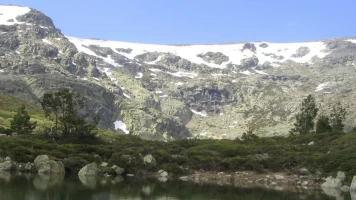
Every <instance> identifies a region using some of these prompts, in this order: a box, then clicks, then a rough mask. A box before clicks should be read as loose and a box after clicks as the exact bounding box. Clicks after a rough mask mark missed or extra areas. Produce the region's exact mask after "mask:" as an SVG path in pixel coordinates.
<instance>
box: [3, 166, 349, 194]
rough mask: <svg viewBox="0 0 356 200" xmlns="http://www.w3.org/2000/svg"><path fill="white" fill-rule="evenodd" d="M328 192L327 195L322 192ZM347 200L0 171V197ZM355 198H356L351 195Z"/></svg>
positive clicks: (179, 183)
mask: <svg viewBox="0 0 356 200" xmlns="http://www.w3.org/2000/svg"><path fill="white" fill-rule="evenodd" d="M326 193H328V194H326ZM131 199H134V200H178V199H179V200H180V199H184V200H292V199H293V200H294V199H295V200H297V199H298V200H309V199H310V200H319V199H320V200H321V199H322V200H324V199H325V200H326V199H332V200H336V199H337V200H340V199H342V200H349V199H351V196H350V193H342V192H339V191H332V190H328V191H323V190H302V189H296V190H293V191H291V190H289V191H286V190H284V191H279V190H275V189H267V188H236V187H232V186H219V185H202V184H194V183H189V182H184V181H181V180H168V181H167V182H160V181H158V180H157V179H155V178H138V177H121V176H118V177H113V178H97V179H96V178H85V177H84V178H81V179H79V178H78V177H77V176H70V177H63V176H46V175H29V174H18V173H17V174H11V173H5V172H0V200H131ZM355 199H356V198H355Z"/></svg>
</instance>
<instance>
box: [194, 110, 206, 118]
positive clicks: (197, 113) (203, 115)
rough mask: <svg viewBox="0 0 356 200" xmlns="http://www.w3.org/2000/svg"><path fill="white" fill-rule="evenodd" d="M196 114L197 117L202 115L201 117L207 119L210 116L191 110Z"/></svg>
mask: <svg viewBox="0 0 356 200" xmlns="http://www.w3.org/2000/svg"><path fill="white" fill-rule="evenodd" d="M190 110H191V111H192V112H193V113H194V114H196V115H200V116H202V117H207V116H208V115H207V114H204V113H202V112H198V111H196V110H193V109H190Z"/></svg>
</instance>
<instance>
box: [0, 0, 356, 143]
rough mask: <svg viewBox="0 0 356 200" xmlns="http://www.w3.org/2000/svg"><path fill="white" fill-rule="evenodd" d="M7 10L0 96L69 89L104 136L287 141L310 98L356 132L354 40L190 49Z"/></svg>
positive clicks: (1, 29) (0, 34) (0, 9)
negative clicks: (248, 135) (96, 118)
mask: <svg viewBox="0 0 356 200" xmlns="http://www.w3.org/2000/svg"><path fill="white" fill-rule="evenodd" d="M12 7H13V6H10V7H9V6H5V7H4V6H0V13H5V14H2V15H0V83H1V84H0V91H2V92H4V93H5V94H8V95H12V96H16V97H19V98H21V99H25V100H29V101H33V102H35V103H36V102H37V104H38V99H39V98H41V96H42V95H43V93H44V92H47V91H54V90H57V89H58V88H60V87H70V88H72V89H74V90H75V91H77V92H79V93H81V94H82V95H83V96H84V97H85V98H86V99H87V102H86V106H85V111H86V112H93V113H96V114H100V116H102V120H101V122H100V127H101V128H103V129H111V130H118V131H119V132H121V131H122V133H123V132H125V133H130V134H135V135H139V136H141V137H142V138H146V139H155V140H170V139H178V138H192V137H197V138H216V139H222V138H227V139H234V138H236V137H240V136H241V135H242V133H243V132H245V131H246V130H247V129H249V128H253V129H254V131H255V133H256V134H258V135H260V136H273V135H288V130H289V129H290V128H291V127H292V125H293V122H294V116H295V114H296V112H297V111H298V108H299V106H300V102H301V101H302V99H303V97H305V96H306V95H308V94H314V95H315V96H316V97H317V100H318V101H319V102H320V104H321V105H322V106H323V112H324V113H327V112H329V110H330V109H329V108H330V106H331V105H332V104H333V103H335V102H336V101H337V100H339V101H341V102H342V103H343V104H344V105H345V107H347V109H348V110H350V113H349V116H348V119H347V126H346V127H347V128H346V129H347V130H348V129H350V128H351V127H352V126H353V125H354V124H355V123H354V120H353V119H355V116H356V113H355V112H354V110H356V105H355V103H353V101H352V99H354V98H355V97H356V92H355V91H354V89H352V88H356V81H355V78H356V67H355V64H356V56H355V55H356V38H355V37H345V38H337V39H327V40H323V41H312V42H308V43H306V42H302V43H268V42H261V43H257V42H248V43H235V44H228V45H188V46H174V45H173V46H172V45H155V44H140V43H128V42H120V41H105V40H96V39H81V38H75V37H69V36H65V35H63V34H62V33H61V31H60V30H59V29H57V28H56V27H55V25H54V24H53V22H52V20H51V19H50V18H49V17H47V16H46V15H45V14H43V13H41V12H39V11H37V10H35V9H30V11H29V12H27V13H21V15H19V16H16V17H13V16H10V18H6V12H4V9H7V12H8V11H11V9H12ZM10 13H11V14H13V13H16V12H12V11H11V12H10ZM1 22H2V23H3V24H2V23H1ZM115 124H120V127H121V128H122V129H123V130H120V127H117V126H115ZM124 125H125V126H124ZM123 127H125V128H123Z"/></svg>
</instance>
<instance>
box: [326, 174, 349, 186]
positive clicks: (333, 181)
mask: <svg viewBox="0 0 356 200" xmlns="http://www.w3.org/2000/svg"><path fill="white" fill-rule="evenodd" d="M344 180H345V173H343V172H338V174H337V177H336V178H333V177H332V176H329V177H328V178H326V181H325V182H324V183H323V184H322V185H321V187H322V188H330V189H341V187H342V186H343V181H344Z"/></svg>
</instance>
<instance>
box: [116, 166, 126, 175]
mask: <svg viewBox="0 0 356 200" xmlns="http://www.w3.org/2000/svg"><path fill="white" fill-rule="evenodd" d="M124 172H125V169H124V168H121V167H116V168H115V173H116V174H117V175H122V174H123V173H124Z"/></svg>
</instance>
